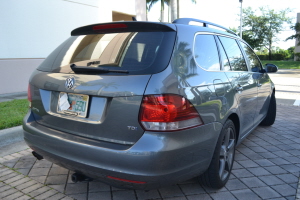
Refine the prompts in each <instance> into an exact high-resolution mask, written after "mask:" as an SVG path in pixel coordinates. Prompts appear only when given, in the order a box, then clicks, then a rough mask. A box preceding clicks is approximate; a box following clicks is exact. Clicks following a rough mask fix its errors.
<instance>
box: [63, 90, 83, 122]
mask: <svg viewBox="0 0 300 200" xmlns="http://www.w3.org/2000/svg"><path fill="white" fill-rule="evenodd" d="M88 103H89V96H88V95H83V94H73V93H65V92H61V93H59V97H58V105H57V112H59V113H63V114H67V115H74V116H77V117H83V118H84V117H86V115H87V108H88Z"/></svg>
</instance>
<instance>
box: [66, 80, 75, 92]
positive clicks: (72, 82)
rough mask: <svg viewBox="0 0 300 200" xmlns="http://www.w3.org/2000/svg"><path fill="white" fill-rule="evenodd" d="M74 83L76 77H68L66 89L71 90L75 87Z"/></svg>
mask: <svg viewBox="0 0 300 200" xmlns="http://www.w3.org/2000/svg"><path fill="white" fill-rule="evenodd" d="M74 84H75V78H74V77H70V78H67V80H66V83H65V87H66V89H68V90H69V89H72V88H73V86H74Z"/></svg>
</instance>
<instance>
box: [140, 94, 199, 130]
mask: <svg viewBox="0 0 300 200" xmlns="http://www.w3.org/2000/svg"><path fill="white" fill-rule="evenodd" d="M140 122H141V124H142V126H143V127H144V129H145V130H152V131H175V130H180V129H186V128H191V127H195V126H200V125H202V124H203V122H202V120H201V117H200V115H199V114H198V112H197V110H196V109H195V107H194V106H193V105H192V104H191V103H190V102H189V101H188V100H187V99H186V98H184V97H182V96H179V95H174V94H162V95H146V96H144V98H143V101H142V106H141V110H140Z"/></svg>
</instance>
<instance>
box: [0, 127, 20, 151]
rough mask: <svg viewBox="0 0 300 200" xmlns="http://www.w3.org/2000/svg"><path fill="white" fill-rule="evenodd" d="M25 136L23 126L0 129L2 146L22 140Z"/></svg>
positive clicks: (0, 143) (0, 144) (0, 145)
mask: <svg viewBox="0 0 300 200" xmlns="http://www.w3.org/2000/svg"><path fill="white" fill-rule="evenodd" d="M23 136H24V135H23V127H22V126H17V127H13V128H8V129H3V130H0V147H2V146H6V145H9V144H12V143H14V142H19V141H22V140H23Z"/></svg>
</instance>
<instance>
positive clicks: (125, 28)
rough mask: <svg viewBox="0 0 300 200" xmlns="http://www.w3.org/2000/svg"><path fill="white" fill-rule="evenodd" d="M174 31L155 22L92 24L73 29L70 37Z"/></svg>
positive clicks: (173, 27) (173, 28) (170, 26)
mask: <svg viewBox="0 0 300 200" xmlns="http://www.w3.org/2000/svg"><path fill="white" fill-rule="evenodd" d="M168 31H176V28H175V26H174V25H172V24H162V23H157V22H140V21H122V22H110V23H102V24H92V25H88V26H83V27H79V28H76V29H74V30H73V31H72V32H71V35H72V36H76V35H91V34H103V33H124V32H168Z"/></svg>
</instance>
